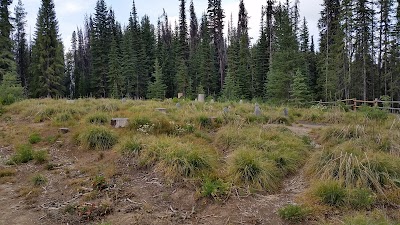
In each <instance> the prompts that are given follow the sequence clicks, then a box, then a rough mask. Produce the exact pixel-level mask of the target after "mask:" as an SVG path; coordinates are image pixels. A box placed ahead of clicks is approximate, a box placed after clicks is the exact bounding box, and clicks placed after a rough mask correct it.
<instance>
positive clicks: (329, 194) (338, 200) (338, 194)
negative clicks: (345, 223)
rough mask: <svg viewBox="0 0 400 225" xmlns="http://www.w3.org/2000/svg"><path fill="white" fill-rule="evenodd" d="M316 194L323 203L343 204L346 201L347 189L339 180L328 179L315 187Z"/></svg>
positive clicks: (331, 204)
mask: <svg viewBox="0 0 400 225" xmlns="http://www.w3.org/2000/svg"><path fill="white" fill-rule="evenodd" d="M315 195H316V196H317V197H318V198H319V199H320V200H321V202H322V203H324V204H327V205H330V206H336V207H338V206H342V205H344V203H345V201H346V189H345V188H344V187H342V185H341V184H340V183H339V182H337V181H326V182H323V183H321V184H319V186H318V187H317V188H316V189H315Z"/></svg>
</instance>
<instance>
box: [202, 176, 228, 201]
mask: <svg viewBox="0 0 400 225" xmlns="http://www.w3.org/2000/svg"><path fill="white" fill-rule="evenodd" d="M228 191H229V186H228V184H226V183H224V182H223V181H222V180H220V179H210V178H206V179H205V180H203V183H202V186H201V195H202V196H203V197H213V198H218V197H220V196H222V195H226V194H227V192H228Z"/></svg>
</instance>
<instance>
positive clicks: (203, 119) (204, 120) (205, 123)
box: [197, 116, 212, 128]
mask: <svg viewBox="0 0 400 225" xmlns="http://www.w3.org/2000/svg"><path fill="white" fill-rule="evenodd" d="M197 121H198V123H199V125H200V127H201V128H209V127H211V125H212V123H211V120H210V118H208V116H199V117H198V118H197Z"/></svg>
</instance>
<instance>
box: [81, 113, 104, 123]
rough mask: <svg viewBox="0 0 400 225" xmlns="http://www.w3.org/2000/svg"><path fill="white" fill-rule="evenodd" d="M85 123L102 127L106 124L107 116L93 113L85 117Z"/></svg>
mask: <svg viewBox="0 0 400 225" xmlns="http://www.w3.org/2000/svg"><path fill="white" fill-rule="evenodd" d="M86 121H87V122H88V123H90V124H95V125H104V124H106V123H107V122H108V121H109V120H108V116H107V115H106V114H104V113H95V114H91V115H89V116H88V117H87V119H86Z"/></svg>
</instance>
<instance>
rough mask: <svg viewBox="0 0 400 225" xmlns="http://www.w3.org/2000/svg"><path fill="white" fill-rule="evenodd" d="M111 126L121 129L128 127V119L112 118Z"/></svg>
mask: <svg viewBox="0 0 400 225" xmlns="http://www.w3.org/2000/svg"><path fill="white" fill-rule="evenodd" d="M111 126H112V127H114V128H121V127H127V126H128V118H112V119H111Z"/></svg>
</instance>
